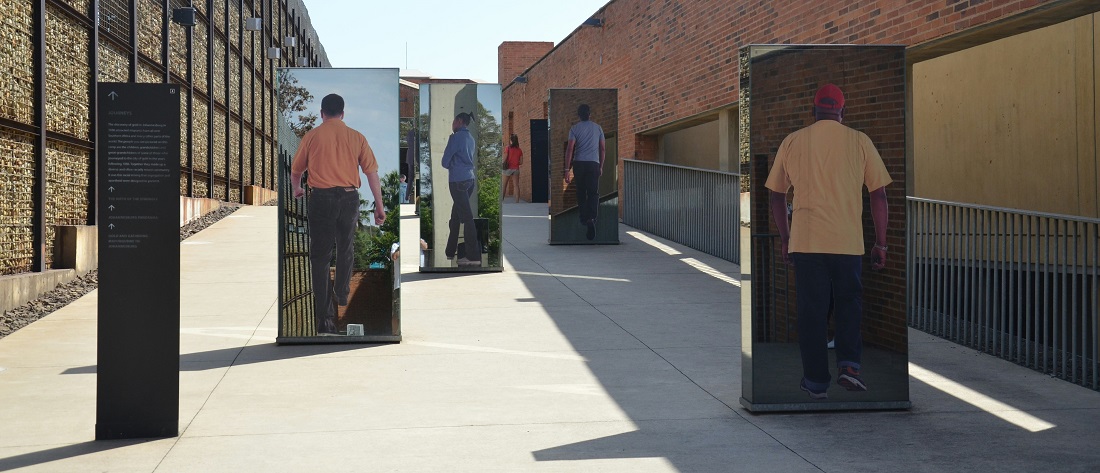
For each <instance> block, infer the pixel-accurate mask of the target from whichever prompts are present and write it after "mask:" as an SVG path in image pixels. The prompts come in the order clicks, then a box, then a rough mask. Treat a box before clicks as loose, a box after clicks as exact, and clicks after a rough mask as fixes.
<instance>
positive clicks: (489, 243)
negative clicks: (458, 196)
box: [475, 102, 504, 255]
mask: <svg viewBox="0 0 1100 473" xmlns="http://www.w3.org/2000/svg"><path fill="white" fill-rule="evenodd" d="M477 108H478V113H477V121H478V123H477V128H476V133H477V136H476V137H475V139H476V143H477V153H478V155H477V213H478V217H481V218H484V219H486V220H488V221H489V235H488V236H487V237H486V242H485V245H486V247H487V249H488V251H489V254H491V255H495V254H499V251H500V244H501V241H500V240H501V233H500V219H501V208H500V206H501V190H500V185H501V178H500V170H501V166H502V164H503V159H504V157H503V150H504V143H503V135H502V134H501V126H500V121H499V120H498V119H497V118H496V117H494V116H493V114H492V113H490V112H489V110H488V109H486V108H485V106H484V105H482V104H481V103H480V102H478V104H477Z"/></svg>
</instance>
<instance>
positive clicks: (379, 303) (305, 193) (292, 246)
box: [277, 68, 401, 343]
mask: <svg viewBox="0 0 1100 473" xmlns="http://www.w3.org/2000/svg"><path fill="white" fill-rule="evenodd" d="M277 72H278V84H279V88H278V90H279V112H280V113H279V123H278V126H279V166H280V178H279V208H280V217H279V219H280V229H281V230H280V235H279V241H280V245H279V252H280V255H279V264H280V271H279V279H280V284H279V337H278V339H277V341H278V342H279V343H328V342H349V341H363V342H379V341H389V342H394V341H400V339H401V326H400V309H399V308H400V304H399V298H400V277H399V274H398V272H399V271H400V269H399V268H400V264H399V263H398V258H399V255H400V237H399V233H398V230H399V228H400V214H399V209H400V206H399V199H400V197H399V195H400V173H399V164H400V148H399V140H398V100H397V95H398V78H397V69H290V68H283V69H278V71H277Z"/></svg>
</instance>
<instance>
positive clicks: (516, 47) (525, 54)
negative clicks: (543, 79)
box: [497, 41, 554, 87]
mask: <svg viewBox="0 0 1100 473" xmlns="http://www.w3.org/2000/svg"><path fill="white" fill-rule="evenodd" d="M551 49H554V43H551V42H547V41H505V42H503V43H501V44H500V46H498V47H497V83H498V84H500V85H501V87H503V86H505V85H508V84H510V83H511V82H512V79H515V78H516V76H518V75H520V74H522V73H523V71H526V70H527V68H528V67H531V65H532V64H534V63H535V62H536V61H538V60H539V59H541V58H542V57H543V56H545V55H546V53H548V52H550V50H551Z"/></svg>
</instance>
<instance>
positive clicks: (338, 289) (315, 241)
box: [307, 187, 359, 333]
mask: <svg viewBox="0 0 1100 473" xmlns="http://www.w3.org/2000/svg"><path fill="white" fill-rule="evenodd" d="M348 189H350V190H347V189H344V188H340V187H334V188H330V189H313V190H312V191H311V192H310V193H309V205H308V209H307V211H308V212H309V213H308V214H307V217H308V218H309V272H310V283H311V284H312V285H313V317H314V320H315V321H316V324H317V332H330V333H335V332H336V301H338V300H347V298H348V295H349V293H350V292H351V287H350V286H351V269H352V266H353V265H354V264H355V252H354V251H355V222H356V221H357V220H358V219H359V192H358V190H357V189H355V188H348ZM333 245H335V248H336V283H335V284H333V282H332V278H331V276H329V268H330V267H331V266H330V264H331V262H332V250H333Z"/></svg>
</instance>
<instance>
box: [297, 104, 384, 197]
mask: <svg viewBox="0 0 1100 473" xmlns="http://www.w3.org/2000/svg"><path fill="white" fill-rule="evenodd" d="M360 167H362V169H363V172H364V173H370V172H377V171H378V163H377V162H376V160H375V157H374V153H373V152H372V151H371V149H370V145H368V144H367V139H366V138H365V137H364V136H363V134H362V133H359V132H358V131H355V130H354V129H352V128H350V127H348V126H347V124H345V123H344V122H343V121H342V120H328V121H326V122H324V123H322V124H320V125H319V126H317V127H316V128H314V129H312V130H310V131H309V132H308V133H306V135H305V136H304V137H302V142H301V144H299V145H298V153H297V154H296V155H295V157H294V163H293V165H292V171H293V172H297V173H300V172H304V171H306V170H307V169H308V170H309V185H310V186H311V187H314V188H320V189H324V188H331V187H359V186H360V184H361V181H360V179H359V168H360Z"/></svg>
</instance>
